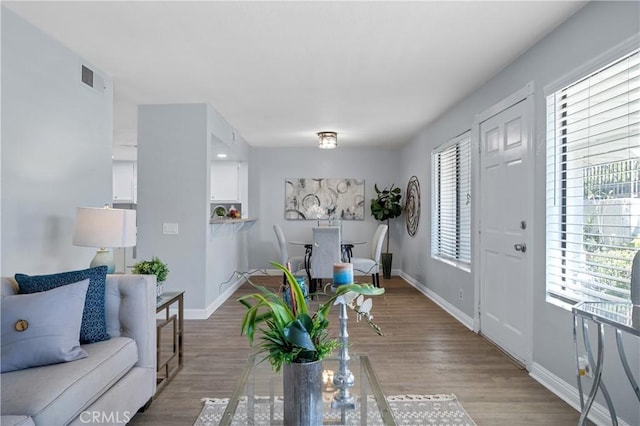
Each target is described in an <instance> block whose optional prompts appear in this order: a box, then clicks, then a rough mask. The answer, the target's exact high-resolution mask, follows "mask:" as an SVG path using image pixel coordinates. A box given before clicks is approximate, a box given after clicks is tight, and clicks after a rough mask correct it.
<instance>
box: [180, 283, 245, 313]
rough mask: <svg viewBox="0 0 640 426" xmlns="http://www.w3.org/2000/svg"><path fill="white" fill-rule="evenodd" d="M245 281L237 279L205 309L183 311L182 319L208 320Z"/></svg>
mask: <svg viewBox="0 0 640 426" xmlns="http://www.w3.org/2000/svg"><path fill="white" fill-rule="evenodd" d="M244 282H245V280H244V278H243V277H239V278H238V279H236V281H235V282H234V283H233V284H231V285H230V286H229V287H228V288H227V289H226V290H225V291H224V292H222V293H221V294H220V295H219V296H218V297H217V298H216V299H215V300H214V301H213V302H211V304H210V305H209V306H207V307H206V308H205V309H185V310H184V319H189V320H191V319H200V320H201V319H208V318H209V317H210V316H211V315H212V314H213V313H214V312H215V311H217V310H218V308H219V307H220V306H222V304H223V303H224V302H226V301H227V299H228V298H230V297H231V296H233V293H235V291H236V290H237V289H239V288H240V287H242V285H243V284H244Z"/></svg>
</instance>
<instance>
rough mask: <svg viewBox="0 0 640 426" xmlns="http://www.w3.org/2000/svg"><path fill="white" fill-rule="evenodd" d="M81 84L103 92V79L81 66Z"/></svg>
mask: <svg viewBox="0 0 640 426" xmlns="http://www.w3.org/2000/svg"><path fill="white" fill-rule="evenodd" d="M82 82H83V83H84V84H86V85H87V86H89V87H92V88H94V89H95V90H97V91H99V92H104V89H105V87H104V79H103V78H102V77H101V76H99V75H98V74H96V73H94V72H93V70H92V69H90V68H89V67H87V66H85V65H83V66H82Z"/></svg>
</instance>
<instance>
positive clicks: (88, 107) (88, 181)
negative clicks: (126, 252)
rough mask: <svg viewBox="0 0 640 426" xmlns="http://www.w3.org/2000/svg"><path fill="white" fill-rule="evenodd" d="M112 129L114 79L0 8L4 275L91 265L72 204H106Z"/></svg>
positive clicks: (109, 185)
mask: <svg viewBox="0 0 640 426" xmlns="http://www.w3.org/2000/svg"><path fill="white" fill-rule="evenodd" d="M82 64H86V65H89V66H90V67H91V68H92V69H93V70H94V71H95V72H96V73H97V74H101V75H102V77H103V78H104V79H105V86H106V89H105V90H104V91H98V90H95V89H92V88H90V87H88V86H86V85H85V84H83V83H82V82H81V80H80V75H81V74H80V73H81V65H82ZM112 126H113V85H112V82H111V79H110V78H108V77H107V76H105V74H104V73H102V72H101V71H100V70H98V69H96V68H95V67H92V66H91V64H89V63H86V62H83V60H82V58H80V57H78V55H76V54H75V53H73V52H72V51H70V50H69V49H67V48H66V47H64V46H62V45H61V44H59V43H58V42H57V41H55V40H53V39H52V38H50V37H48V36H47V35H45V34H43V33H42V32H41V31H40V30H38V29H36V28H35V27H33V26H32V25H30V24H28V23H26V22H25V21H24V20H22V19H21V18H19V17H18V16H16V15H15V14H14V13H13V12H11V11H9V10H7V9H6V8H4V7H2V166H1V172H2V179H1V185H2V190H1V194H2V206H1V210H2V214H1V216H2V246H3V247H5V250H4V251H3V253H2V262H1V263H2V267H1V269H2V273H3V274H6V275H13V274H14V273H16V272H25V273H34V274H35V273H51V272H59V271H63V270H68V269H75V268H85V267H88V266H89V262H90V261H91V259H92V258H93V256H94V255H95V249H91V248H83V247H75V246H73V245H72V244H71V235H72V231H73V221H74V219H75V208H76V207H77V206H93V207H100V206H102V205H104V204H105V203H110V202H111V173H112V166H111V144H112V134H113V128H112ZM7 247H11V250H6V248H7Z"/></svg>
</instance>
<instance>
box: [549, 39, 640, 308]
mask: <svg viewBox="0 0 640 426" xmlns="http://www.w3.org/2000/svg"><path fill="white" fill-rule="evenodd" d="M639 59H640V58H639V54H638V51H635V52H633V53H631V54H629V55H627V56H625V57H623V58H621V59H619V60H617V61H616V62H614V63H612V64H610V65H608V66H606V67H604V68H602V69H600V70H598V71H597V72H594V73H593V74H591V75H588V76H587V77H585V78H582V79H580V80H578V81H576V82H574V83H573V84H571V85H569V86H567V87H565V88H563V89H561V90H558V91H556V92H555V93H553V94H551V95H549V96H548V97H547V165H546V166H547V247H546V248H547V250H546V253H547V259H546V262H547V293H548V295H549V296H553V297H555V298H558V299H561V300H564V301H568V302H575V301H581V300H595V301H598V300H606V301H628V300H630V276H631V261H632V258H633V256H634V255H635V253H636V251H637V250H638V249H640V61H639Z"/></svg>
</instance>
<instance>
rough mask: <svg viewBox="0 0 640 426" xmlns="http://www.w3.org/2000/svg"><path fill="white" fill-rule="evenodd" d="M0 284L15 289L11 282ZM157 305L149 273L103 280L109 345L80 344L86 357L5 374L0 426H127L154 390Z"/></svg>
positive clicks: (8, 290)
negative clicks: (104, 282)
mask: <svg viewBox="0 0 640 426" xmlns="http://www.w3.org/2000/svg"><path fill="white" fill-rule="evenodd" d="M0 286H1V287H0V290H1V292H2V294H3V295H6V294H13V293H15V292H16V290H17V288H18V286H17V284H16V282H15V280H14V279H13V278H2V279H1V282H0ZM155 302H156V277H155V276H154V275H108V276H107V282H106V291H105V308H106V320H107V331H108V333H109V334H110V335H111V339H109V340H107V341H104V342H98V343H92V344H86V345H82V348H83V349H84V350H85V351H87V353H88V354H89V356H88V357H87V358H83V359H79V360H76V361H72V362H66V363H61V364H53V365H48V366H44V367H35V368H27V369H24V370H19V371H12V372H8V373H3V374H2V375H1V377H0V386H1V389H0V390H1V391H0V397H1V405H0V407H1V410H2V411H1V415H2V417H1V418H0V424H2V426H5V425H30V424H36V425H46V426H50V425H56V426H58V425H67V424H71V425H86V424H100V425H107V424H118V425H122V424H126V423H127V422H128V421H129V420H130V419H131V418H132V417H133V416H134V415H135V414H136V412H137V411H138V409H140V408H141V407H143V406H145V404H147V403H148V402H150V400H151V397H152V396H153V394H154V393H155V390H156V304H155Z"/></svg>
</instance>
